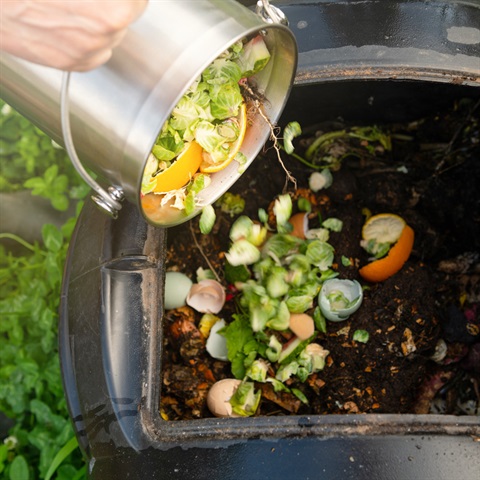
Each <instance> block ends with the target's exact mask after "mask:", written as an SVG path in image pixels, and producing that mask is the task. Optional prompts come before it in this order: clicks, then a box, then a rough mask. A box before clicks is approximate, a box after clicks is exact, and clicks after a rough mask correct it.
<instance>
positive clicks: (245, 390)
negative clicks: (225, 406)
mask: <svg viewBox="0 0 480 480" xmlns="http://www.w3.org/2000/svg"><path fill="white" fill-rule="evenodd" d="M260 399H261V392H260V390H259V391H257V392H255V385H254V384H253V383H252V382H242V383H241V384H240V385H239V387H238V388H237V390H236V391H235V393H234V394H233V396H232V398H231V399H230V404H231V405H232V410H233V411H234V412H235V413H236V414H238V415H241V416H242V417H250V416H252V415H254V414H255V412H256V411H257V408H258V405H259V403H260Z"/></svg>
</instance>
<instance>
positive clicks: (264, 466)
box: [60, 0, 480, 480]
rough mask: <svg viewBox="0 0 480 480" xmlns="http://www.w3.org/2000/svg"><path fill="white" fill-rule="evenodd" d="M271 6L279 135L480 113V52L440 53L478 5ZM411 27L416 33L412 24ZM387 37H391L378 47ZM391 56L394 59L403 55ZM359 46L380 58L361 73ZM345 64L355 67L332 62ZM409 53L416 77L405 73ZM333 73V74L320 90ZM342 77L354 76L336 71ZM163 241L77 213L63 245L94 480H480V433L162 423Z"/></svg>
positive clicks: (287, 421)
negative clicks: (324, 126) (282, 106)
mask: <svg viewBox="0 0 480 480" xmlns="http://www.w3.org/2000/svg"><path fill="white" fill-rule="evenodd" d="M276 3H277V4H278V5H283V6H284V11H285V13H286V14H287V16H288V17H289V20H290V25H291V27H292V29H293V30H294V33H295V34H296V35H297V39H298V41H299V48H300V68H299V70H298V72H297V86H296V87H295V88H294V90H293V92H292V95H291V97H290V101H289V104H288V105H287V109H286V111H285V113H284V120H285V121H288V120H291V119H292V118H294V119H296V120H298V121H300V122H301V123H302V124H307V123H308V122H311V121H313V120H315V121H321V120H325V119H332V118H336V117H337V116H339V115H341V116H342V117H343V118H345V119H346V120H352V121H359V120H363V121H364V122H370V121H380V120H382V119H383V120H386V121H390V120H392V119H398V120H402V121H404V120H407V119H409V118H412V119H413V118H416V117H417V116H418V115H421V114H424V113H427V112H429V111H433V110H434V109H436V108H437V106H441V105H442V104H443V105H449V104H450V103H451V100H452V99H453V98H461V97H463V96H473V97H476V98H480V88H475V86H476V85H480V82H479V78H480V72H479V71H478V68H479V67H480V61H479V65H478V66H477V70H475V68H473V67H475V65H473V64H474V62H471V64H469V65H470V66H469V67H468V68H467V70H468V71H467V72H466V71H465V68H466V67H465V63H469V62H470V61H471V60H474V59H475V58H477V59H479V58H480V54H479V52H478V49H479V45H480V43H477V44H469V43H468V42H467V43H465V41H463V43H461V42H460V43H455V44H452V45H450V43H451V42H450V43H448V42H447V43H445V42H444V41H442V43H438V42H439V41H440V40H439V39H440V36H442V35H444V34H445V32H448V31H450V32H451V31H452V30H451V28H452V27H456V28H457V27H458V28H463V27H465V28H473V30H475V28H478V26H480V4H479V2H470V3H468V2H463V3H461V4H460V3H453V2H370V1H365V2H318V1H317V2H311V1H307V0H303V1H302V2H301V3H300V2H293V1H290V2H287V1H284V2H281V1H279V2H276ZM294 3H297V5H294ZM407 13H408V15H407ZM422 18H423V19H424V20H425V22H426V20H427V19H428V22H426V23H421V22H420V20H421V19H422ZM303 21H308V22H309V26H308V28H305V27H304V26H303V23H301V22H303ZM472 25H476V26H477V27H474V26H472ZM367 26H368V28H367ZM386 26H388V28H387V27H386ZM393 26H394V27H395V28H393ZM387 30H388V32H391V37H390V38H388V39H385V38H384V37H385V32H386V31H387ZM454 31H455V30H454ZM462 31H463V32H466V30H462ZM469 31H470V30H469ZM415 32H417V38H416V39H415V38H414V37H415V35H414V34H415ZM442 32H443V33H442ZM471 34H472V35H473V37H472V38H473V39H475V38H476V37H475V32H474V31H471ZM447 35H448V33H447ZM442 38H443V37H442ZM465 38H466V37H465ZM465 38H464V40H465ZM402 39H403V40H402ZM402 41H403V43H404V45H405V49H406V50H405V49H403V48H402V47H401V45H400V46H399V44H401V43H402ZM390 42H393V44H391V45H393V46H391V45H390ZM386 43H388V44H389V45H385V44H386ZM394 45H396V46H394ZM362 46H370V47H372V48H371V49H370V50H369V52H370V53H372V54H373V53H375V52H376V54H375V55H373V57H370V54H369V53H368V52H367V51H366V50H365V49H362ZM375 46H376V47H378V48H373V47H375ZM347 47H348V48H347ZM417 47H418V48H417ZM347 50H348V51H349V52H350V53H351V54H352V55H353V56H354V57H355V52H360V53H361V55H360V57H358V58H357V59H356V60H355V58H352V57H351V56H348V55H347V56H345V57H342V55H341V53H342V52H346V51H347ZM407 50H408V51H411V52H412V64H413V65H410V68H408V69H404V68H403V67H402V65H404V66H406V65H405V63H406V62H404V60H402V58H403V57H402V56H403V55H404V54H406V53H407ZM424 50H427V51H431V52H432V53H431V55H430V57H431V58H434V57H435V58H437V57H436V55H437V54H441V55H443V56H442V58H443V59H444V61H443V63H442V69H443V72H444V74H443V75H441V76H439V72H440V68H437V67H439V66H438V65H434V64H433V63H429V64H428V65H427V64H426V63H427V62H426V63H425V68H422V65H423V64H422V62H421V60H420V58H421V57H419V56H418V55H419V54H420V52H423V51H424ZM380 51H385V52H388V55H390V56H391V60H390V61H388V62H384V65H383V66H382V67H381V69H380V70H378V71H377V75H378V78H377V76H376V74H375V72H374V71H373V70H371V71H370V70H369V65H370V67H371V68H374V67H375V68H377V67H378V65H377V63H378V61H379V58H380V57H379V55H378V52H380ZM313 52H315V53H313ZM395 52H397V53H399V54H400V57H399V58H397V57H396V56H395V55H394V54H395ZM367 53H368V54H367ZM427 57H428V55H427ZM315 58H316V59H317V60H315ZM342 58H343V59H344V60H343V66H342V67H341V68H340V67H338V69H337V70H336V72H337V73H335V74H334V75H333V74H332V75H331V72H332V68H334V67H332V65H335V64H339V62H340V63H341V61H342ZM425 58H426V57H425ZM356 61H358V62H357V63H355V62H356ZM382 61H383V60H382ZM457 62H458V63H457ZM349 63H352V72H350V71H349V70H348V69H346V65H348V64H349ZM342 69H343V70H342ZM387 71H388V72H389V73H388V74H387ZM402 71H403V72H406V73H405V77H402V73H401V72H402ZM342 72H343V73H342ZM355 72H357V74H355ZM369 72H371V73H369ZM394 72H396V74H395V75H394ZM462 85H463V86H462ZM167 234H168V232H167V231H166V230H162V229H155V228H153V227H149V226H147V225H146V224H145V222H144V220H143V219H142V218H140V215H139V214H138V212H137V211H136V209H135V208H134V207H132V206H129V205H127V204H126V205H125V206H124V211H122V215H121V216H120V218H119V219H118V220H117V221H113V220H111V219H109V218H107V217H105V216H104V215H103V214H102V213H100V212H98V211H97V210H96V208H95V207H94V206H93V204H90V203H88V204H87V205H86V206H85V208H84V210H83V212H82V215H81V217H80V219H79V221H78V224H77V228H76V232H75V235H74V238H73V240H72V243H71V250H70V254H69V258H68V265H67V267H66V272H65V278H64V288H63V294H62V312H61V323H60V351H61V363H62V371H63V379H64V385H65V390H66V394H67V400H68V404H69V408H70V412H71V416H72V419H73V422H74V425H75V429H76V432H77V436H78V439H79V442H80V445H81V446H82V448H83V449H84V451H85V454H86V456H87V458H88V460H89V462H90V463H89V465H90V475H91V478H93V479H99V480H110V479H112V480H113V479H118V478H138V479H142V480H143V479H150V478H152V479H153V478H155V479H172V478H176V479H185V480H186V479H188V480H191V479H193V480H195V479H205V478H208V479H209V480H216V479H222V480H223V479H230V478H232V479H239V480H242V479H252V478H253V479H256V478H282V479H290V478H291V479H308V478H310V479H314V478H325V479H337V478H342V479H369V480H375V479H379V480H380V479H382V480H383V479H386V478H395V479H413V478H419V479H434V478H439V479H452V478H461V479H462V480H474V479H475V480H477V479H478V472H479V471H480V455H479V452H480V443H479V439H480V425H479V419H478V417H467V416H465V417H453V416H438V415H421V416H419V415H358V416H355V415H338V416H332V415H325V416H311V417H301V416H293V417H261V418H248V419H204V420H197V421H186V422H165V421H163V420H162V419H161V418H160V415H159V412H158V403H159V401H158V400H159V375H160V368H161V365H160V349H161V344H162V339H161V329H160V322H161V316H162V285H163V281H164V269H163V260H164V252H165V242H166V235H167Z"/></svg>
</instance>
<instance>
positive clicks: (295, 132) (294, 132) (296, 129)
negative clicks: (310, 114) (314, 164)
mask: <svg viewBox="0 0 480 480" xmlns="http://www.w3.org/2000/svg"><path fill="white" fill-rule="evenodd" d="M301 134H302V127H300V124H299V123H298V122H290V123H288V124H287V126H286V127H285V128H284V130H283V148H284V149H285V152H287V153H288V154H291V153H293V151H294V150H295V147H294V146H293V143H292V140H293V139H294V138H295V137H298V136H299V135H301Z"/></svg>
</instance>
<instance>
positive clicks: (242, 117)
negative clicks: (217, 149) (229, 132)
mask: <svg viewBox="0 0 480 480" xmlns="http://www.w3.org/2000/svg"><path fill="white" fill-rule="evenodd" d="M236 118H237V121H238V126H239V128H240V132H239V135H238V137H237V139H236V140H235V141H234V142H232V144H231V145H230V150H229V153H228V157H227V158H226V159H225V160H224V161H223V162H221V163H212V162H209V161H208V160H207V159H208V157H209V154H208V153H207V152H204V153H203V157H204V161H203V162H202V163H201V165H200V172H202V173H215V172H219V171H220V170H223V169H224V168H226V167H227V166H228V165H230V163H231V162H232V160H233V159H234V158H235V156H236V155H237V153H238V152H239V151H240V147H241V146H242V143H243V140H244V138H245V132H246V131H247V123H248V121H247V106H246V105H245V103H242V104H241V105H240V109H239V112H238V115H237V117H236Z"/></svg>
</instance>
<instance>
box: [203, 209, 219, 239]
mask: <svg viewBox="0 0 480 480" xmlns="http://www.w3.org/2000/svg"><path fill="white" fill-rule="evenodd" d="M215 219H216V216H215V209H214V208H213V207H212V206H211V205H207V206H205V207H203V209H202V214H201V215H200V220H199V227H200V231H201V232H202V233H203V234H204V235H207V234H208V233H210V232H211V230H212V228H213V225H214V224H215Z"/></svg>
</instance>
